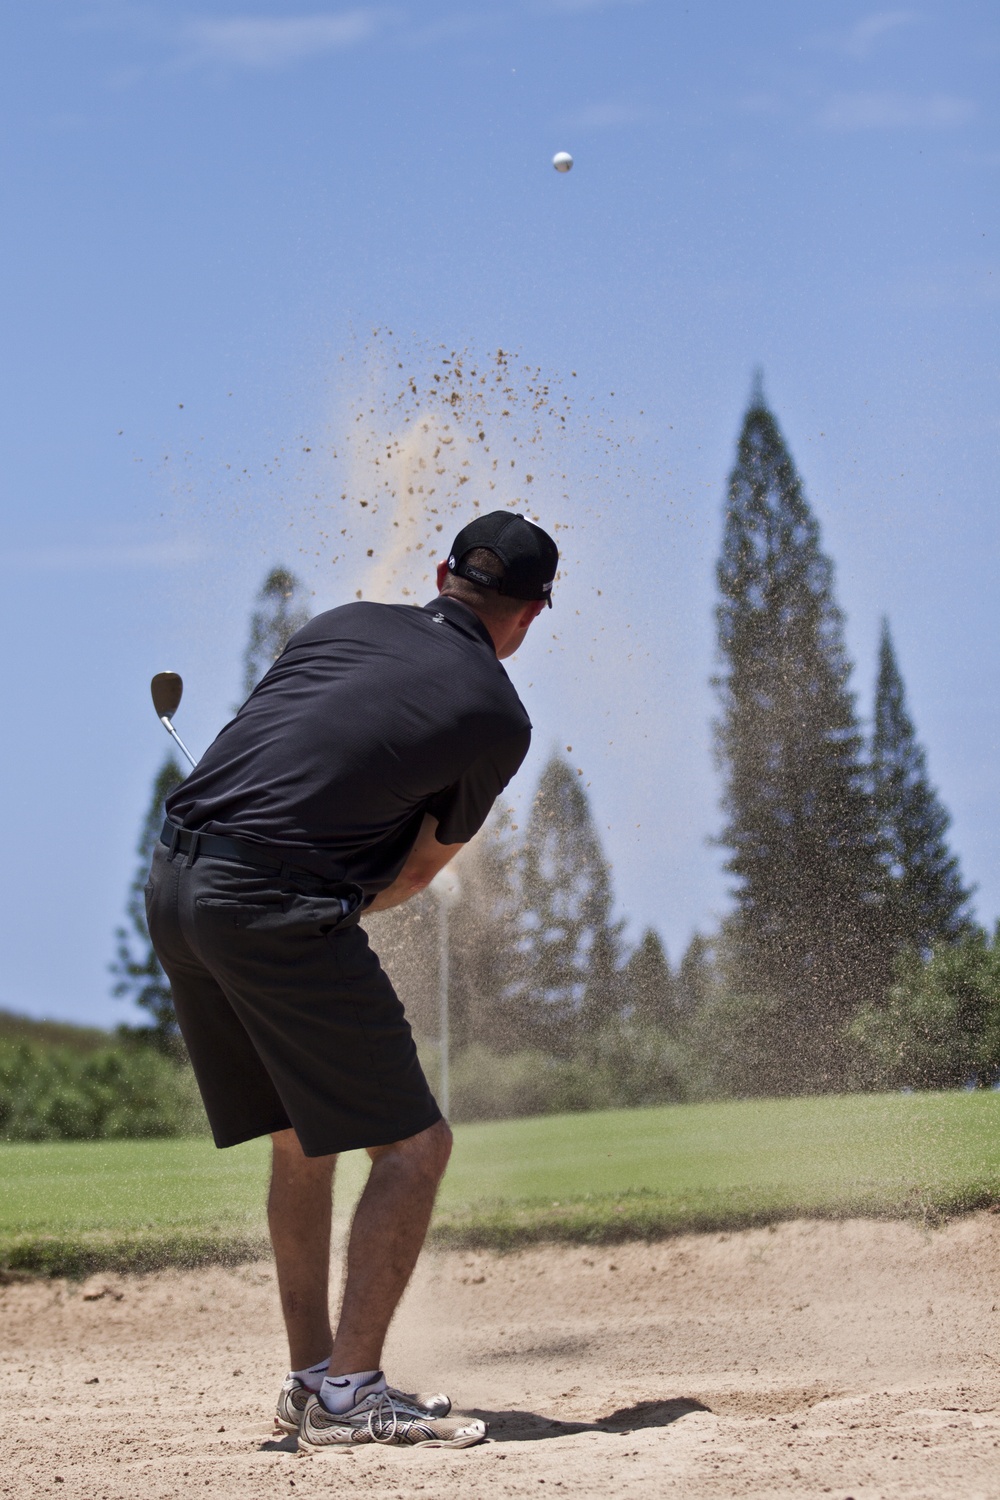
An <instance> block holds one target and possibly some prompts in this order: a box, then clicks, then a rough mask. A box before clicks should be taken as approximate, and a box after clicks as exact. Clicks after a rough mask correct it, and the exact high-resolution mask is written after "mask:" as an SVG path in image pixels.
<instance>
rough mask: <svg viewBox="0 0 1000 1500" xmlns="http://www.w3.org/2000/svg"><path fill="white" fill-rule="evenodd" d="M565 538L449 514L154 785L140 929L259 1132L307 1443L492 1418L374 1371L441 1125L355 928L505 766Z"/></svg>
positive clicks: (463, 837) (436, 1175) (527, 730)
mask: <svg viewBox="0 0 1000 1500" xmlns="http://www.w3.org/2000/svg"><path fill="white" fill-rule="evenodd" d="M558 556H559V554H558V551H557V548H556V545H555V543H554V542H553V541H552V539H551V537H549V536H548V535H547V534H546V533H545V532H544V531H542V530H541V528H540V527H538V526H536V525H534V524H533V523H532V522H530V521H527V520H524V519H522V518H521V517H519V516H515V515H513V514H511V513H510V512H509V511H494V512H493V513H492V514H490V515H486V516H480V517H477V518H476V519H475V520H473V521H472V522H470V524H469V525H468V526H465V527H464V528H463V529H462V530H461V531H460V532H459V534H458V536H457V537H456V538H455V542H454V545H453V547H452V551H451V554H450V556H449V558H448V561H447V562H442V563H440V564H439V566H438V570H437V586H438V589H439V590H440V594H439V597H438V598H436V599H434V600H433V601H432V603H430V604H427V605H425V606H424V607H423V608H422V609H419V608H413V607H412V606H409V605H385V604H374V603H367V602H364V603H354V604H348V605H344V606H342V607H341V608H339V609H332V610H328V611H327V612H326V613H324V614H321V615H317V617H316V618H315V619H314V620H312V621H310V623H309V624H308V625H306V626H305V627H304V628H303V629H302V630H300V631H299V632H298V633H297V634H296V635H294V636H293V637H292V639H291V640H290V641H289V643H288V646H287V647H286V648H285V650H284V651H283V653H282V654H281V656H280V657H279V658H278V660H277V661H276V662H275V664H274V666H273V667H272V668H271V669H270V671H269V672H268V673H267V674H266V676H265V677H264V678H263V680H262V681H261V682H260V683H259V684H258V686H257V687H256V688H255V689H254V691H253V693H252V694H251V695H250V697H249V698H248V700H247V702H246V703H245V704H244V705H243V707H242V708H241V709H240V711H239V713H238V714H237V715H236V717H235V719H233V720H232V722H231V723H229V724H228V725H227V726H226V728H225V729H223V731H222V732H221V734H220V735H219V736H218V738H217V739H216V740H215V742H214V744H212V746H211V747H210V748H209V750H208V752H207V753H206V755H205V756H204V758H203V759H202V760H201V762H200V763H199V764H198V766H197V767H196V769H195V770H194V771H193V772H192V773H191V775H190V776H189V777H188V779H187V780H186V781H185V782H184V783H183V784H182V785H181V786H180V787H178V788H177V790H176V791H174V792H173V793H172V794H171V796H170V797H169V798H168V800H167V821H166V823H165V824H164V827H163V833H162V835H161V841H160V843H159V844H158V845H157V848H156V852H155V855H154V858H153V866H152V871H151V874H150V882H149V885H148V887H147V911H148V917H149V930H150V934H151V936H152V939H153V943H154V945H155V948H156V952H157V954H158V956H159V958H160V961H161V963H162V964H163V967H164V969H165V971H166V973H167V976H168V977H169V979H170V985H171V990H172V993H173V1000H174V1006H175V1008H176V1012H177V1019H178V1022H179V1024H180V1028H181V1031H182V1033H183V1036H184V1041H185V1043H186V1045H187V1049H188V1052H189V1054H190V1057H191V1062H192V1065H193V1067H194V1071H195V1076H196V1077H197V1080H198V1085H199V1088H200V1089H201V1094H202V1098H203V1100H204V1103H205V1109H206V1112H207V1114H208V1118H209V1122H210V1124H211V1127H212V1133H213V1135H214V1137H215V1142H216V1145H217V1146H233V1145H236V1144H237V1143H238V1142H240V1141H245V1140H249V1139H251V1138H252V1137H254V1136H259V1135H266V1134H269V1135H270V1136H271V1140H272V1147H273V1151H272V1172H271V1186H270V1192H269V1196H268V1224H269V1228H270V1233H271V1243H272V1245H273V1247H274V1257H275V1264H276V1268H277V1277H278V1289H279V1293H280V1297H281V1307H282V1312H283V1314H284V1319H285V1327H286V1329H287V1332H288V1343H289V1351H290V1356H291V1359H290V1363H291V1366H292V1370H291V1373H290V1374H289V1375H288V1377H287V1378H286V1380H285V1382H284V1385H283V1386H282V1390H281V1394H280V1397H279V1400H278V1410H277V1417H276V1420H277V1423H278V1426H279V1427H280V1428H282V1429H283V1430H284V1431H286V1432H297V1433H298V1441H299V1445H300V1447H301V1448H303V1449H305V1450H307V1451H319V1450H325V1449H327V1448H337V1447H341V1446H344V1445H352V1444H357V1443H366V1442H373V1441H374V1442H386V1443H394V1444H399V1445H403V1446H405V1445H412V1444H420V1443H423V1444H433V1445H435V1446H438V1447H450V1448H464V1447H468V1446H471V1445H472V1444H474V1443H478V1442H481V1441H482V1439H483V1438H484V1437H485V1435H486V1427H485V1424H484V1423H483V1422H480V1421H477V1420H473V1419H468V1418H455V1417H452V1416H450V1415H449V1413H450V1411H451V1402H450V1400H449V1399H448V1397H447V1396H440V1395H439V1396H413V1395H406V1394H404V1393H403V1392H401V1391H398V1390H396V1389H395V1388H394V1387H392V1386H389V1385H387V1384H386V1381H385V1377H384V1376H383V1374H382V1371H381V1369H380V1365H381V1359H382V1346H383V1343H384V1340H385V1336H386V1332H387V1330H388V1327H389V1323H390V1320H391V1318H392V1315H393V1313H394V1311H395V1309H396V1306H397V1304H398V1302H399V1299H400V1297H401V1296H402V1293H403V1291H404V1289H405V1287H406V1284H407V1282H408V1281H409V1279H410V1275H411V1273H412V1271H413V1267H414V1265H415V1263H416V1260H417V1257H418V1255H419V1254H420V1250H421V1247H422V1245H423V1242H424V1237H425V1235H426V1232H427V1226H428V1223H429V1221H430V1215H431V1209H432V1207H433V1204H434V1197H435V1194H436V1192H437V1187H438V1183H439V1182H440V1180H441V1177H442V1175H443V1173H444V1169H445V1166H446V1165H447V1161H448V1156H449V1153H450V1150H451V1133H450V1131H449V1129H448V1125H447V1123H446V1122H445V1121H444V1120H443V1119H442V1117H441V1112H440V1110H439V1109H438V1107H437V1104H436V1103H435V1101H434V1099H433V1097H432V1095H431V1092H430V1090H429V1088H428V1086H427V1082H426V1080H425V1078H424V1075H423V1072H422V1071H421V1067H420V1063H419V1061H418V1060H417V1054H416V1050H415V1048H414V1045H413V1039H412V1036H411V1034H410V1027H409V1025H408V1023H407V1021H406V1018H405V1015H404V1013H403V1007H402V1005H401V1004H400V1002H399V1000H398V999H397V997H396V995H395V993H394V991H393V988H392V985H391V984H390V982H389V980H388V978H387V977H386V975H385V973H384V972H383V971H382V969H381V967H380V966H379V962H378V959H377V957H376V956H375V954H374V953H372V951H371V949H370V948H369V946H368V940H367V938H366V936H365V934H364V932H363V931H362V929H361V928H360V927H359V925H358V921H359V918H360V916H361V914H362V912H363V911H365V910H367V911H384V910H386V909H388V908H389V907H392V906H397V905H399V904H400V903H401V902H403V901H406V900H408V899H409V898H410V897H411V896H413V895H415V894H416V893H417V892H418V891H421V890H423V889H424V888H425V887H426V886H427V885H428V884H429V883H430V881H431V880H432V879H433V877H434V876H435V875H436V874H437V872H438V871H439V870H441V869H442V868H443V867H444V866H445V865H446V864H447V863H448V861H449V860H450V859H451V858H452V857H453V856H454V855H455V854H456V853H457V851H458V850H459V849H460V848H461V847H462V845H463V844H465V843H466V842H467V841H468V840H469V839H470V838H472V836H473V834H475V833H476V831H477V830H478V829H479V828H480V827H481V826H482V824H483V822H484V821H485V819H486V816H487V814H488V813H489V810H490V808H491V807H492V805H493V802H494V800H495V798H496V797H497V795H498V794H499V793H500V792H501V791H502V790H503V788H504V787H505V786H506V785H507V783H508V781H509V780H510V778H511V777H512V776H513V775H514V773H515V771H516V770H517V769H518V767H519V766H520V764H521V762H522V760H523V759H524V756H525V753H526V751H527V749H528V744H529V740H530V736H531V725H530V723H529V720H528V716H527V714H526V713H525V711H524V708H523V706H522V704H521V702H520V700H519V698H518V696H517V694H516V692H515V691H514V688H513V686H512V685H511V682H510V680H509V678H508V677H507V674H506V672H505V670H504V668H503V667H502V666H501V665H500V662H501V661H502V660H503V659H504V658H505V657H507V656H510V655H511V654H512V653H513V652H514V651H516V650H517V648H518V646H520V644H521V642H522V641H523V639H524V637H525V634H526V633H527V630H528V628H529V626H530V625H531V623H532V621H533V620H535V619H536V618H537V616H538V615H539V613H540V611H541V610H542V609H543V608H544V607H545V603H546V602H548V603H549V604H550V605H551V602H552V599H551V590H552V580H553V578H554V577H555V572H556V565H557V562H558ZM361 1147H363V1148H365V1149H366V1150H367V1152H368V1155H369V1156H370V1157H371V1162H372V1165H371V1170H370V1174H369V1177H368V1182H367V1185H366V1187H365V1189H364V1192H363V1193H362V1196H361V1199H360V1201H359V1203H358V1207H357V1210H356V1212H355V1215H354V1221H353V1224H352V1226H351V1233H350V1239H349V1243H348V1250H347V1275H346V1281H345V1286H344V1294H343V1301H342V1305H341V1309H340V1318H339V1321H338V1323H337V1328H336V1332H335V1333H334V1331H333V1329H332V1327H331V1323H330V1311H329V1300H328V1299H329V1268H330V1221H331V1197H332V1192H331V1189H332V1180H333V1169H334V1165H335V1162H336V1157H337V1153H338V1152H340V1151H352V1150H356V1149H358V1148H361Z"/></svg>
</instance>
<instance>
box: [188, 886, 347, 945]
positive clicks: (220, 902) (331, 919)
mask: <svg viewBox="0 0 1000 1500" xmlns="http://www.w3.org/2000/svg"><path fill="white" fill-rule="evenodd" d="M195 906H196V907H197V909H198V910H199V911H203V912H206V913H213V914H218V915H219V916H220V917H223V918H224V919H226V920H228V921H229V922H231V923H232V925H233V926H234V927H236V928H238V929H242V930H246V931H252V932H267V933H276V934H284V935H287V936H288V937H317V938H325V937H326V936H328V934H329V933H331V932H333V931H334V929H335V928H337V927H339V926H340V925H341V923H343V922H345V921H346V920H347V918H348V917H349V916H350V915H351V913H352V911H353V910H354V909H355V908H354V907H353V906H352V905H351V904H350V902H349V901H346V900H344V899H342V898H341V897H339V896H326V897H321V896H297V895H291V896H290V895H282V896H278V897H275V899H274V900H273V901H271V902H268V903H266V904H265V903H263V902H261V901H255V902H252V901H233V900H225V899H220V898H218V897H214V896H199V897H198V899H197V900H196V902H195Z"/></svg>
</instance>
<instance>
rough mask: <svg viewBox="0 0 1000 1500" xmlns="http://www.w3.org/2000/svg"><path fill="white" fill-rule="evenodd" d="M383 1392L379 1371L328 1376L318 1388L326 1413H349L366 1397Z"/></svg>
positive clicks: (381, 1377) (381, 1376)
mask: <svg viewBox="0 0 1000 1500" xmlns="http://www.w3.org/2000/svg"><path fill="white" fill-rule="evenodd" d="M384 1390H385V1376H384V1375H383V1374H382V1371H381V1370H360V1371H358V1373H357V1374H355V1375H328V1376H327V1377H326V1379H325V1380H324V1381H323V1384H322V1385H321V1386H320V1388H319V1399H320V1400H321V1401H322V1403H323V1405H324V1406H325V1407H326V1409H327V1411H332V1412H336V1413H339V1412H345V1411H350V1410H351V1408H352V1406H357V1405H358V1403H359V1402H360V1401H363V1400H364V1399H365V1397H366V1396H371V1395H373V1394H374V1395H378V1394H379V1392H380V1391H384Z"/></svg>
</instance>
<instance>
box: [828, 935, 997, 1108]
mask: <svg viewBox="0 0 1000 1500" xmlns="http://www.w3.org/2000/svg"><path fill="white" fill-rule="evenodd" d="M849 1035H850V1037H851V1040H852V1041H853V1043H854V1046H855V1049H856V1070H857V1082H858V1083H859V1084H860V1085H861V1086H863V1087H867V1088H900V1087H904V1088H906V1087H909V1088H922V1089H940V1088H956V1087H959V1086H961V1085H962V1084H964V1083H967V1082H969V1081H970V1080H973V1081H975V1082H976V1083H978V1084H980V1085H986V1084H989V1083H992V1082H994V1081H995V1080H996V1079H997V1077H998V1076H1000V935H997V934H995V935H994V938H993V941H992V943H991V942H989V941H988V939H987V937H986V934H985V933H983V932H972V933H969V934H968V935H967V936H965V937H963V938H962V939H960V940H959V941H958V942H957V943H953V944H949V945H948V946H943V947H940V948H937V949H935V951H934V953H933V955H932V957H931V958H930V959H929V960H928V961H927V962H924V961H923V960H922V959H921V958H920V956H919V955H917V954H909V955H907V956H906V957H904V958H903V959H902V960H901V961H900V964H899V967H898V969H897V973H896V982H895V984H893V985H892V987H891V988H890V991H889V996H888V999H887V1001H886V1004H885V1005H884V1006H881V1007H877V1008H876V1007H868V1008H867V1009H865V1010H863V1011H862V1012H861V1013H860V1014H859V1015H858V1017H857V1018H856V1020H855V1021H854V1022H853V1024H852V1025H851V1027H850V1030H849Z"/></svg>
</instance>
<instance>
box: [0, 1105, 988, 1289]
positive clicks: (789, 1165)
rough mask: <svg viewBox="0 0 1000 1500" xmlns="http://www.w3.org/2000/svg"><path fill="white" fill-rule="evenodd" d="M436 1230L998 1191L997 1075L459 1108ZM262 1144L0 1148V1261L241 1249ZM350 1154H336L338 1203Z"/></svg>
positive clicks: (974, 1203)
mask: <svg viewBox="0 0 1000 1500" xmlns="http://www.w3.org/2000/svg"><path fill="white" fill-rule="evenodd" d="M455 1136H456V1141H455V1152H454V1156H453V1158H452V1164H451V1166H450V1168H449V1171H448V1175H447V1177H446V1179H445V1183H444V1186H443V1189H442V1192H441V1196H440V1200H439V1204H438V1210H437V1214H436V1217H435V1225H434V1231H433V1233H434V1237H435V1239H436V1240H437V1242H438V1243H443V1244H467V1245H478V1246H483V1247H495V1248H507V1247H512V1246H515V1245H519V1244H527V1243H531V1242H534V1241H540V1240H570V1241H592V1242H598V1241H603V1242H613V1241H615V1240H623V1239H629V1238H644V1237H649V1238H657V1237H660V1236H663V1235H667V1234H672V1233H678V1232H683V1231H685V1230H692V1229H695V1230H697V1229H717V1228H738V1227H742V1226H746V1225H751V1224H761V1223H767V1222H774V1221H777V1220H779V1219H786V1218H790V1217H796V1216H819V1217H845V1216H848V1215H868V1216H890V1217H914V1216H915V1217H920V1218H922V1219H924V1220H927V1221H930V1222H934V1221H936V1220H937V1219H939V1218H940V1217H941V1216H943V1215H946V1214H948V1213H951V1212H956V1211H961V1210H963V1209H970V1208H975V1207H982V1206H984V1205H988V1204H991V1203H994V1202H998V1201H1000V1094H997V1093H994V1092H989V1093H986V1092H978V1093H942V1094H906V1095H901V1094H893V1095H862V1096H857V1095H855V1096H845V1097H833V1098H819V1099H790V1100H747V1101H735V1102H730V1103H723V1104H698V1105H673V1106H668V1107H666V1108H660V1109H647V1110H627V1111H626V1110H621V1111H612V1112H605V1113H594V1114H578V1115H559V1116H546V1117H541V1118H536V1119H530V1120H516V1121H505V1122H503V1123H498V1124H479V1125H464V1126H459V1127H458V1128H457V1129H456V1132H455ZM267 1162H268V1148H267V1143H266V1142H265V1141H254V1142H251V1143H249V1144H247V1145H245V1146H240V1147H236V1148H235V1149H233V1150H229V1151H221V1152H220V1151H216V1150H215V1148H214V1147H213V1146H212V1144H211V1143H210V1142H209V1141H207V1140H205V1139H202V1138H198V1139H192V1140H182V1141H142V1142H130V1141H118V1142H100V1143H95V1144H92V1145H91V1144H82V1145H75V1144H74V1145H69V1144H67V1145H61V1144H44V1145H37V1146H4V1147H2V1148H0V1163H2V1170H3V1180H4V1193H3V1199H2V1205H0V1264H4V1265H6V1266H8V1267H10V1268H23V1269H31V1268H35V1269H40V1270H41V1269H45V1270H49V1271H69V1272H82V1271H86V1270H88V1269H96V1268H98V1267H101V1266H107V1267H111V1266H119V1267H127V1266H130V1265H134V1266H137V1267H150V1266H153V1265H162V1264H165V1263H195V1262H199V1261H205V1260H211V1259H217V1258H224V1257H225V1256H227V1255H228V1256H229V1257H230V1258H234V1259H235V1258H240V1257H246V1256H251V1255H253V1254H254V1253H256V1252H257V1250H258V1249H259V1248H260V1247H261V1246H262V1244H263V1241H264V1235H265V1224H264V1213H263V1205H264V1192H265V1185H266V1176H267ZM364 1170H365V1159H364V1156H363V1154H362V1153H358V1152H355V1153H352V1154H351V1155H349V1156H345V1157H344V1159H343V1161H342V1163H341V1166H340V1173H339V1181H338V1193H337V1212H338V1217H339V1218H340V1219H341V1221H343V1219H344V1218H345V1216H346V1215H347V1213H348V1212H349V1210H350V1207H351V1204H352V1203H353V1200H354V1198H355V1197H356V1195H357V1193H358V1191H359V1188H360V1185H361V1182H362V1180H363V1176H364Z"/></svg>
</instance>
